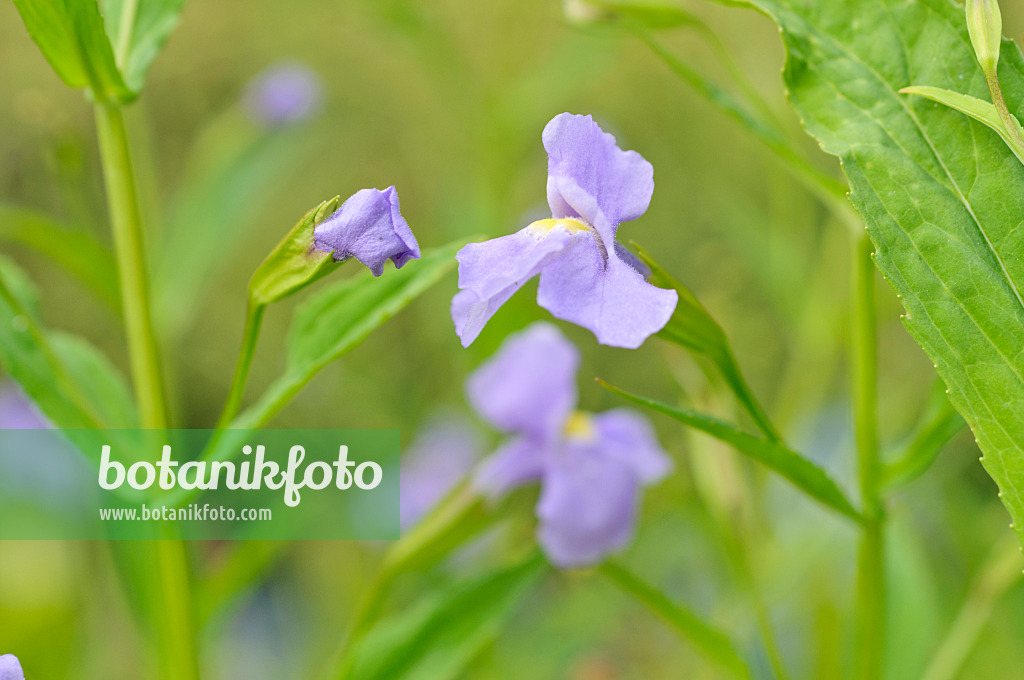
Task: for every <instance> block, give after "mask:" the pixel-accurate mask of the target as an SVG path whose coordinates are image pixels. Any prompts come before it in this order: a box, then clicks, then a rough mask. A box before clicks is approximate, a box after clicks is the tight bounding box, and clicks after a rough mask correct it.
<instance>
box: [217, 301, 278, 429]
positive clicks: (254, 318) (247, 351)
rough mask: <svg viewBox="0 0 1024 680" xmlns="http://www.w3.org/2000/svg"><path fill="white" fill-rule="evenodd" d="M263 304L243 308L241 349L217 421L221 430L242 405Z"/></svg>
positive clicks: (261, 319)
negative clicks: (222, 409) (226, 397)
mask: <svg viewBox="0 0 1024 680" xmlns="http://www.w3.org/2000/svg"><path fill="white" fill-rule="evenodd" d="M264 310H266V306H265V305H260V304H253V303H252V302H250V303H249V305H248V307H247V308H246V310H245V329H244V330H243V331H242V351H241V352H240V353H239V354H238V363H237V364H236V366H235V375H234V377H233V378H232V379H231V390H230V391H229V392H228V399H227V402H226V403H225V404H224V411H223V412H222V413H221V414H220V419H219V420H218V421H217V429H218V430H222V429H224V428H226V427H227V426H228V425H230V424H231V421H232V420H234V418H235V416H236V415H237V414H238V409H239V408H240V407H241V405H242V397H243V396H244V395H245V384H246V382H247V381H248V379H249V370H250V369H251V368H252V359H253V355H254V354H255V353H256V341H257V340H259V336H260V326H261V323H262V321H263V312H264Z"/></svg>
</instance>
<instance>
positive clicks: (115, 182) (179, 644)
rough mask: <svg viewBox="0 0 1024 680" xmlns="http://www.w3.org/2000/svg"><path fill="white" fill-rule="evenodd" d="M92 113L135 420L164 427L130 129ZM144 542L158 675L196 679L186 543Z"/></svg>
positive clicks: (104, 107)
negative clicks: (149, 559) (149, 558)
mask: <svg viewBox="0 0 1024 680" xmlns="http://www.w3.org/2000/svg"><path fill="white" fill-rule="evenodd" d="M95 111H96V130H97V136H98V137H99V147H100V159H101V161H102V164H103V178H104V183H105V185H106V190H107V203H108V206H109V210H110V220H111V231H112V233H113V240H114V251H115V253H116V255H117V265H118V274H119V278H120V282H121V300H122V305H123V307H124V319H125V332H126V336H127V342H128V355H129V363H130V364H131V372H132V380H133V383H134V385H135V393H136V399H137V400H138V402H139V417H140V422H141V425H142V427H143V428H146V429H155V430H160V429H165V428H166V427H167V411H166V406H165V404H164V391H163V381H162V378H161V374H160V363H159V356H158V353H157V348H156V338H155V335H154V332H153V322H152V317H151V315H150V309H149V290H148V284H147V278H146V265H145V263H146V259H145V254H144V248H143V238H142V216H141V211H140V208H139V198H138V190H137V188H136V182H135V173H134V169H133V167H132V157H131V150H130V148H129V145H128V135H127V132H126V130H125V125H124V117H123V114H122V111H121V109H120V107H118V106H117V105H115V104H109V103H103V102H98V103H96V105H95ZM162 538H166V537H162ZM149 546H150V547H151V549H152V551H153V552H152V560H153V562H152V569H148V570H146V576H147V578H148V579H149V588H150V591H151V593H152V597H153V605H154V607H155V614H154V620H155V623H156V631H155V632H156V643H157V647H158V667H159V669H160V670H159V677H160V678H161V679H162V680H198V678H199V661H198V658H199V657H198V653H197V651H196V640H195V630H194V627H193V623H192V600H191V593H190V588H189V571H188V557H187V550H186V546H185V544H184V542H183V541H181V540H180V538H178V537H172V538H170V539H166V540H156V541H151V542H150V543H149Z"/></svg>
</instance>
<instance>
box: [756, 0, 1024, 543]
mask: <svg viewBox="0 0 1024 680" xmlns="http://www.w3.org/2000/svg"><path fill="white" fill-rule="evenodd" d="M753 4H754V5H756V6H757V7H758V8H759V9H761V10H762V11H763V12H764V13H766V14H768V15H769V16H771V17H772V18H773V19H774V20H775V21H776V23H778V25H779V26H780V27H781V29H782V35H783V39H784V42H785V45H786V49H787V51H788V58H787V62H786V68H785V71H784V79H785V82H786V87H787V89H788V91H789V96H790V101H791V103H792V105H793V106H794V108H795V109H796V110H797V112H798V113H799V115H800V117H801V118H802V119H803V122H804V126H805V128H806V129H807V131H808V132H809V133H810V134H811V135H813V136H814V137H816V138H817V140H818V141H819V142H820V143H821V145H822V147H823V148H824V149H825V150H826V151H828V152H829V153H832V154H834V155H836V156H838V157H839V158H840V159H841V160H842V163H843V168H844V170H845V172H846V175H847V177H848V179H849V181H850V186H851V189H852V193H851V199H852V200H853V203H854V205H855V206H856V207H857V209H858V210H859V212H860V213H861V215H862V216H863V217H864V220H865V221H866V223H867V226H868V231H869V233H870V236H871V240H872V241H873V243H874V245H875V262H876V264H877V265H878V268H879V269H880V270H881V272H882V274H883V275H884V276H885V277H886V278H887V279H888V281H889V283H890V284H891V285H892V287H893V288H894V289H895V290H896V293H897V294H899V296H900V298H901V300H902V302H903V305H904V307H905V308H906V315H905V318H904V324H905V326H906V327H907V330H908V331H909V332H910V333H911V335H912V336H913V337H914V339H915V340H917V342H918V343H919V344H920V345H921V346H922V347H923V348H924V349H925V351H926V352H927V353H928V355H929V356H930V357H931V359H932V361H933V362H934V363H935V365H936V368H937V370H938V372H939V375H940V376H941V377H942V379H943V380H944V381H945V383H946V385H947V386H948V387H949V392H950V399H951V400H952V402H953V404H954V406H956V408H957V410H959V411H960V413H961V414H963V416H964V418H965V419H966V420H967V422H968V424H969V425H970V426H971V429H972V430H973V431H974V435H975V437H976V438H977V440H978V443H979V445H980V447H981V450H982V452H983V454H984V456H983V464H984V466H985V468H986V469H987V470H988V472H989V474H991V475H992V477H993V479H995V481H996V484H997V485H998V486H999V489H1000V495H1001V497H1002V500H1003V503H1004V504H1005V505H1006V506H1007V508H1008V509H1009V511H1010V515H1011V517H1012V518H1013V526H1014V529H1015V531H1016V532H1017V536H1018V538H1019V539H1021V540H1022V541H1024V352H1022V351H1021V347H1022V340H1021V339H1022V338H1024V299H1022V297H1021V290H1022V289H1024V257H1022V253H1024V229H1022V228H1021V227H1022V224H1024V191H1022V187H1024V165H1022V164H1021V163H1020V162H1019V161H1018V160H1017V158H1016V157H1015V156H1014V155H1013V153H1012V152H1011V151H1010V149H1008V148H1007V146H1006V145H1005V144H1004V143H1003V141H1002V139H1000V137H999V135H997V134H996V133H995V132H993V131H992V130H990V129H988V128H987V127H986V126H984V125H982V124H980V123H976V122H973V121H970V120H967V119H965V118H964V117H963V116H962V115H961V114H960V113H957V112H956V111H951V110H950V109H948V108H946V107H945V106H941V105H938V104H935V103H932V102H929V101H926V100H922V99H920V98H916V97H909V96H907V95H903V94H900V93H899V90H901V89H903V88H905V87H908V86H910V85H928V86H931V87H936V88H940V89H946V90H952V91H957V92H963V93H965V94H967V95H969V96H973V97H975V98H978V99H983V98H985V97H986V96H987V92H988V88H987V87H986V84H985V79H984V76H983V74H982V71H981V68H980V67H979V66H978V63H977V61H976V60H975V57H974V51H973V49H972V47H971V43H970V39H969V37H968V34H967V28H966V26H965V21H964V15H963V10H962V8H961V7H959V6H957V5H956V4H954V3H952V2H949V0H916V1H915V2H906V0H873V1H872V2H859V1H855V0H829V2H807V1H806V0H753ZM999 71H1000V74H999V75H1000V81H1001V82H1002V85H1003V90H1004V92H1005V94H1006V99H1007V101H1008V102H1009V103H1010V106H1011V107H1013V108H1014V109H1017V108H1018V107H1019V104H1020V102H1021V100H1022V98H1024V59H1022V56H1021V53H1020V50H1019V49H1018V48H1017V47H1016V46H1014V45H1013V44H1012V43H1010V42H1009V41H1006V42H1004V44H1003V58H1002V60H1001V63H1000V68H999Z"/></svg>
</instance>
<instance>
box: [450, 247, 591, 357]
mask: <svg viewBox="0 0 1024 680" xmlns="http://www.w3.org/2000/svg"><path fill="white" fill-rule="evenodd" d="M571 238H572V235H571V234H570V233H569V232H568V231H567V230H565V229H562V228H554V229H551V230H549V231H547V232H544V231H542V230H538V229H535V228H533V227H526V228H525V229H521V230H519V231H517V232H516V233H514V234H509V235H508V236H502V237H500V238H495V239H491V240H490V241H484V242H483V243H470V244H468V245H466V246H465V247H464V248H462V250H460V251H459V252H458V253H457V254H456V256H455V258H456V259H457V260H458V261H459V288H460V289H461V290H460V292H459V293H458V294H456V295H455V297H454V298H452V306H451V314H452V321H454V322H455V332H456V333H457V334H458V336H459V338H460V339H461V340H462V346H463V347H469V345H470V344H471V343H472V342H473V341H474V340H476V338H477V336H479V335H480V331H482V330H483V327H484V325H485V324H486V323H487V321H488V320H489V319H490V318H491V317H492V316H493V315H494V313H495V312H496V311H498V308H499V307H501V305H503V304H505V302H506V301H507V300H508V299H509V298H510V297H512V294H513V293H515V292H516V291H517V290H519V289H520V288H521V287H522V286H523V284H524V283H526V282H527V281H529V280H530V279H531V278H533V277H534V276H536V275H537V274H539V273H540V271H541V270H542V269H543V268H544V267H545V266H546V265H547V264H548V263H549V262H550V261H551V258H552V257H554V256H555V254H556V253H558V252H559V251H561V250H562V249H563V248H565V246H566V244H567V243H568V242H569V241H570V240H571Z"/></svg>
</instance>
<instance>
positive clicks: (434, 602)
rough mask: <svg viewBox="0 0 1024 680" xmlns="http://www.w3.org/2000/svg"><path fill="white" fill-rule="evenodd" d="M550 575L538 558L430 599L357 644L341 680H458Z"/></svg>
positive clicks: (379, 625) (383, 622) (380, 625)
mask: <svg viewBox="0 0 1024 680" xmlns="http://www.w3.org/2000/svg"><path fill="white" fill-rule="evenodd" d="M543 572H544V562H543V560H542V559H540V558H539V557H537V556H534V557H531V558H530V559H528V560H526V561H525V562H523V563H521V564H517V565H515V566H513V567H510V568H507V569H503V570H500V571H497V572H492V573H488V574H484V575H483V576H481V577H477V578H475V579H473V580H471V581H469V582H465V581H463V582H459V583H456V584H453V585H451V586H449V587H448V588H446V589H445V590H443V591H441V592H438V593H431V594H428V595H426V596H424V597H423V598H422V599H421V600H420V601H419V602H418V603H416V604H414V605H413V606H412V607H409V608H407V609H405V610H403V611H401V612H400V613H398V614H395V615H394V616H392V617H389V618H386V619H383V620H381V621H380V622H378V623H377V624H376V625H375V626H374V627H372V628H371V629H370V630H369V631H368V632H367V633H366V634H365V635H363V636H362V637H361V638H359V639H358V640H356V641H355V642H354V644H353V646H352V648H351V651H350V652H349V653H348V654H347V655H346V659H345V662H344V665H343V668H342V671H341V672H340V673H339V674H336V675H335V676H334V677H336V678H338V679H339V680H342V679H344V680H455V679H456V678H460V677H462V676H463V675H464V673H465V672H466V669H467V667H468V666H469V665H470V663H472V661H473V660H474V659H475V658H476V657H477V656H479V654H480V652H481V651H483V650H484V649H485V648H486V647H487V645H489V644H491V643H492V642H493V641H494V639H495V638H496V637H497V636H498V634H499V633H500V632H501V629H502V627H503V626H504V623H505V621H506V620H507V619H508V618H509V616H510V615H511V614H512V611H513V609H514V608H515V606H516V605H517V604H518V603H519V601H520V600H521V599H522V598H523V596H524V595H525V594H526V593H527V592H528V590H529V588H530V587H531V586H532V585H533V584H534V583H535V582H536V581H537V580H538V579H539V578H540V576H541V574H542V573H543Z"/></svg>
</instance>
